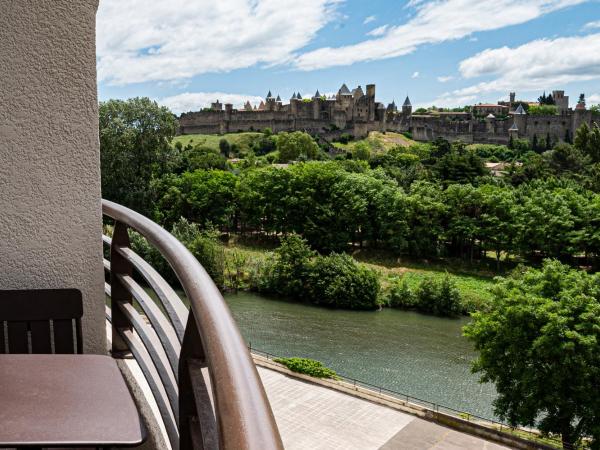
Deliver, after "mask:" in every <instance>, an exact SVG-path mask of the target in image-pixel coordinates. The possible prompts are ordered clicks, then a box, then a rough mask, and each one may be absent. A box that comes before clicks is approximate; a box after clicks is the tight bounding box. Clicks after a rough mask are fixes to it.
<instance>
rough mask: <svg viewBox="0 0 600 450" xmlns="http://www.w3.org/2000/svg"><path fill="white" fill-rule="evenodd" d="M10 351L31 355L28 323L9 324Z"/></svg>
mask: <svg viewBox="0 0 600 450" xmlns="http://www.w3.org/2000/svg"><path fill="white" fill-rule="evenodd" d="M7 325H8V351H9V352H10V353H29V345H28V339H27V322H7Z"/></svg>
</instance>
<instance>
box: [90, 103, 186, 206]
mask: <svg viewBox="0 0 600 450" xmlns="http://www.w3.org/2000/svg"><path fill="white" fill-rule="evenodd" d="M99 127H100V130H99V132H100V156H101V171H102V196H103V197H104V198H107V199H109V200H113V201H115V202H118V203H121V204H123V205H125V206H128V207H130V208H133V209H135V210H136V211H138V212H140V213H142V214H145V215H149V214H150V213H151V211H152V200H153V192H152V190H151V189H150V187H151V185H152V180H153V179H155V178H160V177H161V176H162V175H163V174H165V173H167V172H168V171H169V170H170V169H171V167H172V166H173V165H175V164H176V163H177V161H176V160H177V156H178V151H177V150H176V149H175V148H173V147H171V145H170V143H171V140H172V139H173V136H175V132H176V130H177V121H176V120H175V117H174V116H173V114H172V113H171V112H170V111H169V110H168V109H167V108H165V107H162V106H158V104H157V103H156V102H153V101H151V100H150V99H148V98H139V97H138V98H132V99H129V100H109V101H107V102H101V103H100V108H99Z"/></svg>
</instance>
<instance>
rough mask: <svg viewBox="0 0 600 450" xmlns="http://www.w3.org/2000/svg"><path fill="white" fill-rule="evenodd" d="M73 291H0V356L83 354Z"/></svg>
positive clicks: (77, 303) (76, 295) (80, 313)
mask: <svg viewBox="0 0 600 450" xmlns="http://www.w3.org/2000/svg"><path fill="white" fill-rule="evenodd" d="M82 316H83V304H82V301H81V292H79V291H78V290H77V289H37V290H0V353H69V354H73V353H83V343H82V337H81V317H82Z"/></svg>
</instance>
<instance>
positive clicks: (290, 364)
mask: <svg viewBox="0 0 600 450" xmlns="http://www.w3.org/2000/svg"><path fill="white" fill-rule="evenodd" d="M274 361H275V362H277V363H279V364H283V365H284V366H286V367H287V368H288V369H290V370H291V371H292V372H298V373H303V374H305V375H310V376H311V377H315V378H332V379H334V380H337V379H339V376H338V375H337V373H335V371H334V370H332V369H329V368H328V367H325V366H324V365H323V363H321V362H320V361H316V360H314V359H309V358H275V359H274Z"/></svg>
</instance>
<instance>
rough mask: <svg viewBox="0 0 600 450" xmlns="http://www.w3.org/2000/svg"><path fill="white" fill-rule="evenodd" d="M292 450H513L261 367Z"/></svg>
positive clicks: (287, 442)
mask: <svg viewBox="0 0 600 450" xmlns="http://www.w3.org/2000/svg"><path fill="white" fill-rule="evenodd" d="M257 368H258V372H259V374H260V377H261V379H262V382H263V385H264V386H265V390H266V392H267V396H268V398H269V402H270V403H271V407H272V409H273V413H274V414H275V420H276V421H277V425H278V427H279V431H280V433H281V437H282V439H283V444H284V446H285V448H286V449H287V450H306V449H312V450H319V449H344V450H351V449H356V450H371V449H373V450H375V449H386V450H392V449H404V450H422V449H437V450H454V449H456V450H458V449H462V450H479V449H486V450H503V449H508V447H503V446H501V445H498V444H495V443H493V442H489V441H486V440H484V439H480V438H477V437H474V436H471V435H468V434H464V433H460V432H458V431H455V430H452V429H450V428H446V427H443V426H440V425H437V424H435V423H432V422H428V421H426V420H422V419H420V418H418V417H415V416H413V415H410V414H405V413H403V412H401V411H397V410H394V409H391V408H387V407H385V406H382V405H377V404H375V403H372V402H369V401H367V400H362V399H360V398H357V397H353V396H351V395H346V394H344V393H342V392H338V391H335V390H332V389H328V388H326V387H322V386H318V385H315V384H312V383H307V382H305V381H302V380H298V379H295V378H291V377H288V376H286V375H284V374H282V373H279V372H275V371H273V370H269V369H266V368H263V367H257Z"/></svg>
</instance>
